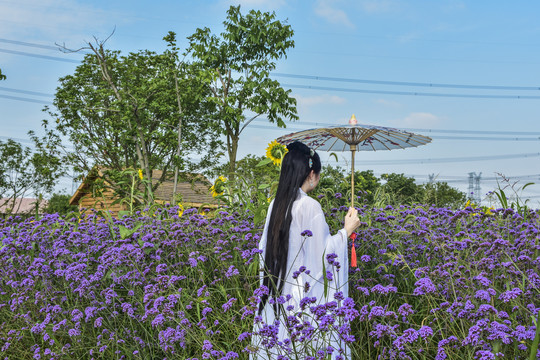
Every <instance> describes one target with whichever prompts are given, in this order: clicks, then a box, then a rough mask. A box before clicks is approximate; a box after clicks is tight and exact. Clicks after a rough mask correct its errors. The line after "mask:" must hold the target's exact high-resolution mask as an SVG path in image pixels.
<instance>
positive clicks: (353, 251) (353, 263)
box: [351, 233, 358, 267]
mask: <svg viewBox="0 0 540 360" xmlns="http://www.w3.org/2000/svg"><path fill="white" fill-rule="evenodd" d="M351 239H352V247H351V267H357V266H358V265H357V264H356V248H355V247H354V239H356V233H352V234H351Z"/></svg>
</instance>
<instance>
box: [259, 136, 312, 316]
mask: <svg viewBox="0 0 540 360" xmlns="http://www.w3.org/2000/svg"><path fill="white" fill-rule="evenodd" d="M287 149H288V152H287V154H285V156H284V157H283V163H282V165H281V174H280V176H279V183H278V188H277V192H276V198H275V199H274V205H273V207H272V212H271V214H270V222H269V224H268V233H267V238H266V239H267V240H266V255H265V258H264V268H265V273H264V278H263V285H264V286H266V287H267V288H268V290H269V294H268V295H264V296H263V297H262V299H261V302H260V304H259V315H260V314H261V313H262V311H263V308H264V306H265V305H266V302H267V301H268V298H269V297H272V298H274V299H276V298H277V297H279V296H280V295H281V290H282V289H283V285H284V284H285V275H286V272H287V257H288V255H289V229H290V226H291V221H292V215H291V211H292V206H293V203H294V201H295V200H296V199H297V198H298V196H299V191H298V189H299V188H300V187H301V186H302V184H303V183H304V181H305V180H306V178H307V177H308V175H309V173H310V172H311V171H312V170H313V172H314V173H315V174H319V173H320V172H321V160H320V158H319V155H318V154H317V153H316V152H315V151H313V150H311V149H310V148H309V147H307V146H306V145H305V144H303V143H301V142H298V141H296V142H293V143H292V144H289V145H288V146H287ZM273 305H274V314H275V315H276V317H277V316H278V314H279V310H278V306H277V302H275V303H274V304H273Z"/></svg>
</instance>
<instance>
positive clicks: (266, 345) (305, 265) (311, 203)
mask: <svg viewBox="0 0 540 360" xmlns="http://www.w3.org/2000/svg"><path fill="white" fill-rule="evenodd" d="M287 149H288V152H287V154H286V155H285V156H284V158H283V164H282V166H281V174H280V178H279V184H278V188H277V192H276V198H275V199H274V200H273V201H272V203H271V204H270V207H269V209H268V215H267V217H266V223H265V226H264V231H263V235H262V237H261V240H260V242H259V249H260V250H261V251H262V252H261V254H260V260H261V264H263V265H264V269H265V271H264V274H262V276H261V285H264V286H265V287H266V288H268V290H269V293H268V294H266V295H263V296H262V297H261V303H260V304H259V305H260V307H259V314H258V315H259V316H260V318H256V320H255V325H254V334H253V337H252V346H253V347H256V348H258V349H259V351H258V352H257V353H256V354H254V355H252V357H251V358H252V359H257V360H262V359H278V356H279V355H286V356H288V357H289V358H290V359H295V358H298V359H302V358H303V357H302V356H306V355H308V354H309V355H311V350H309V349H310V348H311V349H313V348H318V349H320V348H322V349H327V347H328V346H332V347H333V348H334V349H335V350H336V351H334V354H333V356H334V357H335V356H336V355H338V354H337V350H338V348H342V349H343V350H344V351H348V348H347V347H346V346H345V345H344V343H343V342H342V341H340V339H339V335H338V334H337V332H335V331H334V332H333V333H332V332H330V333H326V337H327V338H326V339H322V338H321V337H320V336H317V335H315V336H314V337H315V338H316V339H314V341H311V342H310V344H309V345H307V346H306V344H307V341H299V340H298V336H299V334H298V335H297V336H294V335H293V334H292V333H291V330H290V329H288V328H287V326H286V325H285V321H286V319H287V316H291V315H292V316H294V315H295V314H297V313H298V312H299V310H300V308H301V300H302V299H304V298H306V297H309V298H312V299H313V298H315V299H316V303H315V304H310V306H313V305H316V304H317V303H319V304H324V303H326V302H329V301H334V300H335V298H334V295H335V294H336V293H338V292H341V293H342V294H338V296H337V298H338V299H342V298H343V297H345V298H346V297H347V296H348V289H347V288H348V284H347V281H348V267H349V264H348V256H347V238H348V237H349V236H350V235H351V233H352V232H353V231H354V230H355V229H356V228H357V227H358V226H359V225H360V220H359V219H358V212H357V211H356V209H354V208H350V209H349V212H348V213H347V215H346V216H345V226H344V228H343V229H341V230H339V231H338V233H337V234H336V235H331V234H330V231H329V228H328V225H327V223H326V221H325V218H324V213H323V211H322V209H321V205H320V204H319V203H318V201H316V200H315V199H313V198H311V197H309V196H307V193H309V192H310V191H312V190H313V189H314V188H315V187H316V186H317V184H318V183H319V178H320V176H319V175H320V171H321V161H320V158H319V155H318V154H317V153H316V152H315V151H313V150H312V149H310V148H308V147H307V146H306V145H304V144H302V143H300V142H294V143H292V144H290V145H288V146H287ZM307 230H309V231H307ZM330 254H335V255H337V258H336V259H335V260H336V261H338V262H339V263H340V266H341V270H339V271H336V270H338V268H339V267H337V266H333V265H332V264H330V263H329V262H328V261H327V255H330ZM331 256H334V255H331ZM334 265H336V264H335V263H334ZM305 269H306V270H307V271H306V270H305ZM328 272H331V274H327V273H328ZM325 278H326V280H325ZM325 281H326V286H325ZM306 283H307V284H306ZM325 288H326V289H325ZM288 295H289V296H288ZM280 296H283V297H284V298H285V299H282V300H281V301H275V299H278V298H279V297H280ZM308 308H309V306H308ZM306 311H307V312H308V313H309V310H306ZM306 311H304V312H306ZM261 318H262V319H261ZM276 319H278V320H279V329H278V330H277V329H276V328H275V327H269V326H266V325H278V322H277V321H276ZM261 320H262V321H261ZM299 320H300V321H305V320H308V321H310V322H311V324H312V326H315V327H316V326H317V325H316V322H315V321H314V319H313V316H312V315H311V316H308V315H303V316H302V317H301V318H300V319H299ZM276 331H277V339H276V336H275V335H276ZM293 332H294V331H293ZM272 333H273V334H274V335H272ZM291 338H296V339H297V341H293V342H290V341H289V340H288V339H291ZM276 340H277V341H278V342H282V343H281V344H277V345H276V346H273V345H274V343H275V341H276ZM295 353H296V355H295ZM313 355H314V354H313ZM342 356H343V357H344V358H348V356H347V354H343V355H342Z"/></svg>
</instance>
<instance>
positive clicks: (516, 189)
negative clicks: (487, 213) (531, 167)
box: [490, 174, 534, 218]
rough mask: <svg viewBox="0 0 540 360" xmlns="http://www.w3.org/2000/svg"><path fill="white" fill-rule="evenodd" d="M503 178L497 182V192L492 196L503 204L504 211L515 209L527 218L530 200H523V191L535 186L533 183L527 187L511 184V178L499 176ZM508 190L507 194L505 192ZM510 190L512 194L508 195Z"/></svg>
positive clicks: (526, 185)
mask: <svg viewBox="0 0 540 360" xmlns="http://www.w3.org/2000/svg"><path fill="white" fill-rule="evenodd" d="M498 175H499V176H500V177H501V182H499V180H497V190H495V191H493V192H492V193H491V194H490V195H491V196H492V195H493V194H494V195H495V196H496V197H497V200H498V201H499V203H500V204H501V207H502V208H504V209H508V208H511V209H514V210H516V211H517V212H518V214H520V215H521V216H523V217H524V218H527V215H528V213H529V207H528V206H527V203H528V202H529V199H527V200H522V197H523V190H525V189H526V188H527V187H529V186H531V185H534V183H533V182H529V183H527V184H525V185H518V182H517V181H516V182H513V183H512V182H511V181H510V179H509V178H507V177H505V176H504V175H503V174H498ZM505 190H506V192H505ZM508 190H510V193H509V194H507V192H508Z"/></svg>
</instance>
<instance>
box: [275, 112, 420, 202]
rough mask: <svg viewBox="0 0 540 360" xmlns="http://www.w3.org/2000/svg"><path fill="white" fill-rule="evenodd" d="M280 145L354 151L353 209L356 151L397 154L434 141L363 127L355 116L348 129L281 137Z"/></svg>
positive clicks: (373, 127) (373, 126) (322, 130)
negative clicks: (389, 151)
mask: <svg viewBox="0 0 540 360" xmlns="http://www.w3.org/2000/svg"><path fill="white" fill-rule="evenodd" d="M277 141H278V142H279V143H281V144H283V145H288V144H290V143H292V142H294V141H300V142H302V143H304V144H306V145H307V146H309V147H310V148H312V149H314V150H321V151H347V150H350V151H351V156H352V163H351V168H352V169H351V170H352V176H351V206H354V153H355V152H356V151H377V150H394V149H405V148H408V147H416V146H420V145H425V144H427V143H429V142H431V138H429V137H427V136H423V135H419V134H414V133H411V132H408V131H405V130H400V129H394V128H389V127H384V126H375V125H362V124H358V123H357V122H356V117H355V116H354V115H353V116H352V117H351V120H349V124H348V125H344V126H329V127H325V128H318V129H310V130H304V131H299V132H296V133H292V134H288V135H284V136H281V137H279V138H278V139H277Z"/></svg>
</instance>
